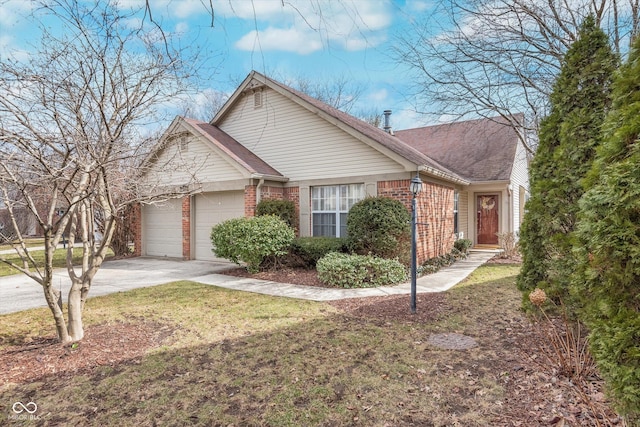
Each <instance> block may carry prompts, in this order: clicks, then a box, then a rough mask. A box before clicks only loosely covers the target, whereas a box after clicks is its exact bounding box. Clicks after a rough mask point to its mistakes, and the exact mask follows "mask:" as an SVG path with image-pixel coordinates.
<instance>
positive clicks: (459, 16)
mask: <svg viewBox="0 0 640 427" xmlns="http://www.w3.org/2000/svg"><path fill="white" fill-rule="evenodd" d="M587 15H592V16H594V17H595V19H596V22H597V24H598V25H599V26H601V27H602V28H603V29H604V30H605V31H606V32H608V34H609V35H610V38H611V41H612V44H613V46H614V50H615V51H616V52H617V53H618V54H624V53H625V52H626V51H627V50H628V46H629V43H630V41H631V40H632V39H633V37H635V36H636V35H637V34H638V30H639V26H640V16H639V0H570V1H569V0H563V1H545V0H491V1H485V0H454V1H441V2H439V3H438V4H437V6H436V7H435V8H434V9H432V11H431V12H430V14H429V15H427V16H423V17H422V18H421V19H420V20H418V21H416V23H415V25H414V26H413V29H414V30H415V32H414V33H413V34H404V35H401V36H399V37H398V44H397V47H396V49H395V51H394V56H395V58H396V59H397V60H398V61H400V62H402V63H404V64H405V65H407V66H408V67H409V68H410V70H411V71H412V72H413V73H412V75H411V77H412V78H413V82H414V86H413V89H414V94H415V95H416V99H417V100H418V101H417V104H416V110H417V111H419V112H422V113H424V114H431V115H435V116H442V115H445V116H447V117H450V118H453V119H455V118H462V117H466V116H483V117H497V116H501V117H502V118H506V119H508V120H509V121H510V122H511V124H512V125H513V126H515V127H519V126H521V125H522V126H524V129H525V130H526V131H528V132H525V134H524V135H523V142H524V143H525V146H526V147H528V148H529V150H530V151H533V149H534V145H535V139H531V135H535V131H536V130H537V127H538V123H539V120H540V119H541V118H542V117H544V116H545V115H546V114H547V111H548V95H549V93H550V91H551V87H552V84H553V82H554V80H555V76H556V75H557V74H558V72H559V70H560V66H561V61H562V58H563V56H564V54H565V52H566V51H567V49H568V47H569V46H570V45H571V44H572V43H573V42H574V41H575V39H576V34H577V31H578V28H579V27H580V25H581V23H582V21H583V20H584V18H585V17H586V16H587ZM516 113H524V117H525V122H524V123H518V122H517V121H516V120H515V117H517V116H516Z"/></svg>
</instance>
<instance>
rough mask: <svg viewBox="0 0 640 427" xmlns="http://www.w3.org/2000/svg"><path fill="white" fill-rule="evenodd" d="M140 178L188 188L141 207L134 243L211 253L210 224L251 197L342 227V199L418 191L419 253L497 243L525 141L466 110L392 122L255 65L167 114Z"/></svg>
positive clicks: (144, 249) (309, 223)
mask: <svg viewBox="0 0 640 427" xmlns="http://www.w3.org/2000/svg"><path fill="white" fill-rule="evenodd" d="M147 166H148V171H146V172H145V175H144V176H145V178H144V179H145V180H146V181H147V182H148V183H149V182H155V183H156V184H155V185H158V186H160V187H161V188H171V187H173V188H176V189H180V190H181V191H183V193H184V192H186V191H188V192H189V193H190V195H188V196H184V197H181V198H174V199H171V198H168V199H167V200H166V201H164V202H163V203H159V204H146V205H143V206H142V207H141V210H140V212H139V218H138V222H137V233H136V242H135V243H136V245H135V247H136V252H137V254H139V255H145V256H163V257H164V256H166V257H176V258H183V259H198V260H212V259H214V258H215V255H214V254H213V253H212V251H211V241H210V232H211V228H212V227H213V226H214V225H215V224H217V223H219V222H221V221H224V220H226V219H229V218H234V217H240V216H252V215H254V214H255V209H256V205H257V203H258V202H259V201H260V200H262V199H286V200H292V201H293V202H294V203H295V205H296V208H297V211H298V214H299V230H298V234H299V235H300V236H344V235H345V232H346V218H347V214H348V212H349V209H350V208H351V206H352V205H353V204H354V203H356V202H357V201H359V200H361V199H363V198H364V197H367V196H388V197H392V198H395V199H398V200H400V201H402V202H403V203H404V204H405V205H406V206H407V209H410V208H411V200H412V194H411V192H410V190H409V183H410V181H411V179H412V178H413V177H415V176H416V175H419V177H420V178H421V180H422V181H423V187H422V192H421V193H420V194H419V195H418V198H417V205H418V208H417V217H418V220H417V222H418V257H419V260H420V261H423V260H425V259H428V258H431V257H434V256H437V255H440V254H443V253H446V252H448V251H449V250H450V249H451V247H452V245H453V242H454V241H455V239H456V238H459V237H464V238H468V239H470V240H472V241H473V242H474V244H475V245H477V246H487V247H497V244H498V241H497V237H496V235H495V234H496V233H498V232H517V231H518V228H519V224H520V221H521V219H522V214H523V209H524V199H525V195H526V193H527V189H528V181H527V176H528V170H527V156H526V152H525V150H524V148H523V146H522V144H521V142H520V138H519V135H518V134H517V132H516V131H515V130H514V129H513V127H509V126H505V125H504V124H503V123H501V121H500V120H476V121H467V122H460V123H453V124H447V125H439V126H430V127H422V128H417V129H409V130H404V131H396V132H395V133H394V132H392V131H391V130H390V129H386V130H383V129H379V128H377V127H375V126H372V125H369V124H368V123H365V122H363V121H361V120H359V119H356V118H354V117H352V116H350V115H349V114H346V113H344V112H342V111H339V110H337V109H335V108H332V107H330V106H329V105H327V104H325V103H323V102H320V101H318V100H317V99H314V98H311V97H310V96H308V95H306V94H304V93H301V92H299V91H297V90H294V89H292V88H290V87H287V86H286V85H284V84H282V83H279V82H277V81H275V80H273V79H270V78H268V77H266V76H264V75H262V74H260V73H258V72H255V71H253V72H251V73H250V74H249V75H248V76H247V78H246V79H245V80H244V81H243V82H242V84H240V86H239V87H238V88H237V89H236V91H235V92H234V93H233V95H232V96H231V97H230V98H229V100H228V101H227V102H226V104H225V105H224V106H223V107H222V109H221V110H220V111H219V112H218V113H217V114H216V116H215V117H214V118H213V119H212V120H211V122H210V123H205V122H200V121H197V120H192V119H189V118H184V117H177V118H176V119H175V120H174V121H173V122H172V123H171V125H170V126H169V128H168V129H167V130H166V131H165V132H164V134H163V136H162V138H161V141H160V143H159V145H158V148H157V149H156V151H155V152H154V154H153V156H152V157H151V158H150V160H149V161H148V163H147Z"/></svg>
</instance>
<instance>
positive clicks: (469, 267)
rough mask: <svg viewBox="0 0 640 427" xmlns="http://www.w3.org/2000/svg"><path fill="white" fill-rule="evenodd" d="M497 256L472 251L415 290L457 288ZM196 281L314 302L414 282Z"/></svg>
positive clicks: (405, 287) (407, 289)
mask: <svg viewBox="0 0 640 427" xmlns="http://www.w3.org/2000/svg"><path fill="white" fill-rule="evenodd" d="M494 255H496V252H471V254H470V255H469V257H468V258H467V259H465V260H462V261H458V262H456V263H455V264H453V265H451V266H449V267H445V268H442V269H441V270H440V271H438V272H437V273H433V274H429V275H426V276H422V277H419V278H418V279H417V280H416V293H425V292H442V291H446V290H447V289H450V288H452V287H454V286H455V285H456V284H458V283H460V282H461V281H462V280H464V279H465V278H466V277H467V276H468V275H469V274H471V273H472V272H473V271H474V270H475V269H476V268H478V267H480V266H481V265H482V264H484V263H485V262H487V261H488V260H489V259H490V258H492V257H493V256H494ZM192 280H194V281H196V282H200V283H205V284H208V285H215V286H219V287H221V288H228V289H235V290H239V291H248V292H255V293H259V294H266V295H274V296H279V297H288V298H297V299H306V300H311V301H332V300H337V299H345V298H362V297H374V296H387V295H401V294H409V293H411V283H410V282H407V283H401V284H399V285H395V286H381V287H379V288H364V289H335V288H320V287H317V286H302V285H292V284H287V283H277V282H270V281H267V280H255V279H249V278H238V277H231V276H225V275H222V274H209V275H206V276H202V277H196V278H194V279H192Z"/></svg>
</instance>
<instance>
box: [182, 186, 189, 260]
mask: <svg viewBox="0 0 640 427" xmlns="http://www.w3.org/2000/svg"><path fill="white" fill-rule="evenodd" d="M182 259H185V260H188V259H191V197H190V196H185V197H183V198H182Z"/></svg>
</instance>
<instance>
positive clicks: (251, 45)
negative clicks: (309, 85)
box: [235, 27, 322, 55]
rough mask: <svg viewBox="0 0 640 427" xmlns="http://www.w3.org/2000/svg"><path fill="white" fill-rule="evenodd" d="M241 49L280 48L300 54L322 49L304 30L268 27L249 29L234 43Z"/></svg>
mask: <svg viewBox="0 0 640 427" xmlns="http://www.w3.org/2000/svg"><path fill="white" fill-rule="evenodd" d="M235 46H236V47H237V48H238V49H241V50H255V49H257V48H259V49H262V50H264V51H267V50H280V51H285V52H295V53H298V54H300V55H307V54H309V53H312V52H315V51H317V50H320V49H322V43H321V42H320V40H317V39H316V40H310V39H309V35H308V33H307V32H306V31H300V30H298V29H295V28H288V29H281V28H272V27H269V28H267V29H266V30H264V31H259V32H257V33H256V31H251V32H250V33H249V34H246V35H244V36H243V37H242V38H241V39H240V40H238V41H237V42H236V44H235Z"/></svg>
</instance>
